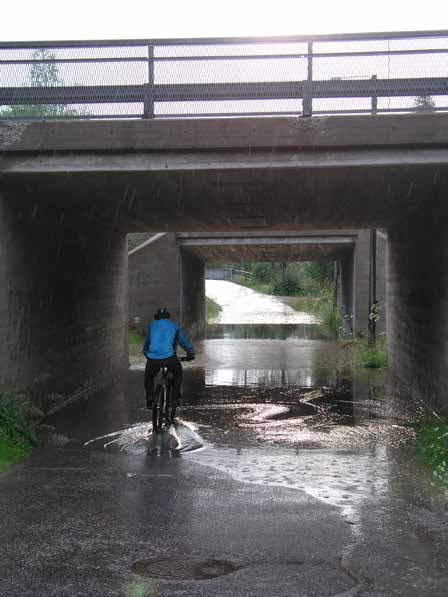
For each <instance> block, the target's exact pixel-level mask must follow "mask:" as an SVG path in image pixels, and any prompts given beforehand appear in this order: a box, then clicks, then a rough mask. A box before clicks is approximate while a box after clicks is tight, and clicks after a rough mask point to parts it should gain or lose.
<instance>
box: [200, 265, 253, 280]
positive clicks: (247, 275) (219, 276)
mask: <svg viewBox="0 0 448 597" xmlns="http://www.w3.org/2000/svg"><path fill="white" fill-rule="evenodd" d="M234 278H242V279H243V280H250V279H251V278H252V272H247V271H245V270H242V269H235V268H231V267H221V268H218V267H212V268H207V271H206V273H205V279H206V280H228V281H232V280H233V279H234Z"/></svg>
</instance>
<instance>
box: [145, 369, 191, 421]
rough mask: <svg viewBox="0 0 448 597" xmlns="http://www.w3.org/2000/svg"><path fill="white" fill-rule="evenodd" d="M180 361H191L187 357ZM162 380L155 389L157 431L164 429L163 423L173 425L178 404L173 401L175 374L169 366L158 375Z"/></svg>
mask: <svg viewBox="0 0 448 597" xmlns="http://www.w3.org/2000/svg"><path fill="white" fill-rule="evenodd" d="M179 360H180V361H190V360H191V359H189V358H187V357H181V358H180V359H179ZM159 376H160V381H159V383H157V385H156V387H155V389H154V401H153V404H152V429H153V431H154V432H155V433H159V432H160V431H161V430H162V427H163V424H164V423H165V426H166V427H169V426H170V425H173V423H174V418H175V416H176V408H177V405H176V404H175V403H174V402H173V399H172V395H173V374H172V372H170V371H169V370H168V368H167V367H162V368H161V370H160V373H159V374H158V377H159Z"/></svg>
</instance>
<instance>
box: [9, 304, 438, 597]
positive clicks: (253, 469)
mask: <svg viewBox="0 0 448 597" xmlns="http://www.w3.org/2000/svg"><path fill="white" fill-rule="evenodd" d="M250 296H251V303H250V304H252V307H253V310H254V312H255V311H256V305H255V303H256V302H257V301H258V300H259V301H260V303H262V304H263V305H265V303H264V302H263V301H265V299H266V297H259V296H257V295H256V294H251V295H250ZM215 298H216V299H217V300H219V296H216V297H215ZM222 301H223V303H224V302H225V301H227V304H228V306H229V309H230V311H232V309H233V307H232V305H231V301H230V300H229V297H228V296H227V297H226V298H225V301H224V300H223V299H222ZM238 305H239V306H240V307H241V305H243V300H242V298H241V294H239V295H238ZM224 306H226V305H224ZM263 308H265V306H264V307H263ZM276 308H278V305H277V307H276ZM233 312H234V313H235V311H233ZM240 312H241V313H242V312H245V313H246V315H247V314H248V310H247V309H246V308H245V307H244V309H240ZM224 315H226V310H225V309H224V310H223V320H224V321H223V323H221V324H217V325H214V326H211V327H210V328H209V337H208V338H207V339H206V340H205V341H204V342H202V343H201V344H200V345H199V346H198V349H199V350H198V353H199V354H198V358H197V360H196V361H194V362H193V363H186V364H185V367H184V370H185V380H184V403H183V405H182V408H181V409H180V412H179V420H178V424H177V426H175V427H172V428H170V429H169V430H167V431H165V432H163V433H162V434H159V435H155V434H153V433H152V428H151V423H150V415H149V413H148V412H147V411H146V410H145V409H144V408H143V405H144V400H143V369H144V365H145V363H144V361H142V360H141V359H140V358H139V357H134V358H133V359H132V361H131V367H130V370H129V376H128V380H127V385H126V387H116V388H115V389H114V391H112V392H110V391H109V392H105V393H104V394H103V395H101V396H98V397H96V398H95V399H94V400H93V399H92V400H88V401H84V402H77V403H74V404H72V405H71V406H69V407H67V408H66V409H64V410H63V411H60V412H59V413H57V414H55V415H54V416H53V417H52V418H51V419H48V420H47V421H45V423H46V424H47V425H48V427H47V428H46V430H43V431H45V432H46V435H47V438H48V445H47V446H46V447H44V448H41V449H39V450H36V452H35V453H34V454H33V456H32V457H31V458H30V459H29V460H28V461H26V462H25V463H24V464H22V465H20V466H17V467H15V468H13V469H11V471H10V472H9V473H8V474H7V475H5V476H3V477H1V478H0V510H1V512H2V516H1V519H0V520H1V521H0V528H1V532H2V536H3V541H4V545H6V546H7V549H6V550H2V557H1V558H0V594H2V595H8V596H19V595H20V596H21V597H22V596H33V597H34V596H36V595H58V596H69V595H70V596H72V595H125V596H137V595H139V596H140V595H141V596H143V595H147V596H155V595H157V596H172V595H182V596H187V597H202V596H203V597H210V596H212V595H213V596H214V597H215V596H218V597H221V596H222V597H224V596H226V597H227V596H232V597H233V596H241V597H243V596H244V597H262V596H266V597H275V596H282V597H283V596H286V597H288V596H291V597H292V596H295V597H297V596H299V597H305V596H306V597H325V596H332V595H337V596H339V597H342V596H344V597H350V596H353V595H365V596H369V597H383V596H389V595H403V596H406V597H422V596H426V595H431V596H435V597H442V596H445V595H446V594H447V592H448V570H447V567H446V562H447V561H448V547H447V545H448V542H447V539H448V523H447V513H446V506H445V504H446V501H445V499H444V496H443V495H442V493H441V492H440V490H439V489H438V488H436V487H434V486H433V485H432V483H431V478H430V475H429V473H428V472H427V471H426V470H425V469H424V468H423V466H422V465H421V464H420V463H419V462H418V460H417V459H416V457H415V454H414V448H413V445H412V439H413V431H412V428H411V427H409V422H410V421H411V420H412V418H413V413H412V409H411V410H409V409H404V408H403V405H402V404H400V403H399V402H398V400H397V399H396V398H394V397H393V396H391V395H390V392H389V391H388V388H387V381H386V380H385V376H384V374H383V373H381V372H365V371H359V370H357V369H356V368H354V366H353V364H352V361H351V358H350V354H349V352H348V350H347V348H346V347H344V344H343V343H340V342H338V341H337V340H334V339H329V337H328V334H327V333H326V332H325V330H324V329H323V328H322V327H321V326H320V325H319V324H317V323H313V320H312V318H311V317H310V318H309V319H306V317H307V316H306V315H305V316H304V317H305V319H302V320H301V321H299V322H291V321H290V320H287V321H283V323H281V324H280V323H278V324H277V325H274V324H273V323H272V320H271V319H270V316H268V318H267V321H268V323H266V322H265V323H260V321H259V320H258V319H257V320H256V321H250V320H248V319H247V318H246V319H245V320H244V319H243V318H241V320H240V321H238V320H237V321H231V320H225V318H224ZM299 315H300V314H299ZM226 317H227V316H226ZM257 317H258V316H257ZM226 321H227V323H226Z"/></svg>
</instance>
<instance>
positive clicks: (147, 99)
mask: <svg viewBox="0 0 448 597" xmlns="http://www.w3.org/2000/svg"><path fill="white" fill-rule="evenodd" d="M143 118H154V46H148V83H147V84H146V86H145V95H144V100H143Z"/></svg>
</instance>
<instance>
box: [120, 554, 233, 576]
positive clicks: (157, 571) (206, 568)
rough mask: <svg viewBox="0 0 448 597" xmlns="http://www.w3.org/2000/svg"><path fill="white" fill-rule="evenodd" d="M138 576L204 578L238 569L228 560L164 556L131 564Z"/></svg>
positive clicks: (222, 574)
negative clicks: (160, 558)
mask: <svg viewBox="0 0 448 597" xmlns="http://www.w3.org/2000/svg"><path fill="white" fill-rule="evenodd" d="M131 568H132V571H133V572H135V573H136V574H140V576H149V577H151V578H164V579H166V580H206V579H208V578H215V577H216V576H224V575H226V574H231V573H232V572H235V571H236V570H239V568H240V566H237V565H236V564H234V563H233V562H229V561H228V560H198V559H195V558H166V559H164V560H140V561H138V562H134V563H133V564H132V566H131Z"/></svg>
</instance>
